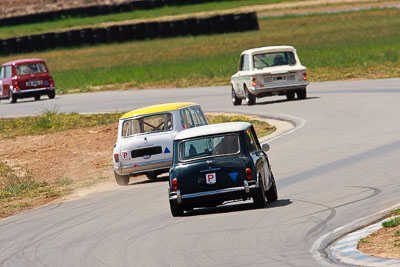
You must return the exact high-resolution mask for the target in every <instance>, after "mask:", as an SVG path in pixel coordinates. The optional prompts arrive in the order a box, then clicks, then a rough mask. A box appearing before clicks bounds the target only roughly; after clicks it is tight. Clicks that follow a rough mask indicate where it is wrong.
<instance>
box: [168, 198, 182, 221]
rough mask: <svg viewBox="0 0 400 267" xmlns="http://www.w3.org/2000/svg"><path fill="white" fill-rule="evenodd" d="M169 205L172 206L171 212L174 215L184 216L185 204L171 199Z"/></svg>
mask: <svg viewBox="0 0 400 267" xmlns="http://www.w3.org/2000/svg"><path fill="white" fill-rule="evenodd" d="M169 206H170V208H171V214H172V216H174V217H178V216H182V215H183V212H184V211H183V206H182V205H180V204H178V203H175V202H174V201H172V200H170V201H169Z"/></svg>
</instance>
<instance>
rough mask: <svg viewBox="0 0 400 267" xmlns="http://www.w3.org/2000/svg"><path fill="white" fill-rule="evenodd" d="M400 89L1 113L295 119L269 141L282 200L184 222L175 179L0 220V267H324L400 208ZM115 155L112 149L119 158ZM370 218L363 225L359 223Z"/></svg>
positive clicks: (398, 84)
mask: <svg viewBox="0 0 400 267" xmlns="http://www.w3.org/2000/svg"><path fill="white" fill-rule="evenodd" d="M399 100H400V79H382V80H368V81H365V80H364V81H339V82H323V83H312V84H311V85H310V86H309V87H308V98H307V99H305V100H296V101H286V100H285V98H284V97H272V98H262V99H259V100H258V101H257V104H256V105H254V106H246V105H241V106H237V107H234V106H232V104H231V102H230V88H229V87H207V88H186V89H183V88H182V89H153V90H131V91H113V92H101V93H88V94H76V95H62V96H57V97H56V99H54V100H47V99H46V100H42V101H38V102H34V101H30V100H23V101H19V102H18V103H17V104H8V103H7V101H4V102H2V103H1V104H0V115H1V116H2V117H10V116H20V115H27V114H40V113H41V112H42V111H43V110H44V109H57V110H58V111H59V112H107V111H117V110H119V111H122V110H129V109H134V108H138V107H143V106H146V105H150V104H157V103H164V102H171V101H194V102H197V103H199V104H201V106H202V107H203V110H204V111H206V112H207V111H225V112H237V113H244V114H256V115H262V116H266V117H273V118H281V119H288V120H291V121H293V122H294V123H295V124H296V127H295V128H294V129H293V131H291V132H290V133H289V134H286V135H284V136H281V137H280V138H275V139H274V140H273V141H271V142H270V146H271V150H270V152H269V158H270V162H271V165H272V171H273V172H274V176H275V179H276V181H277V187H278V193H279V200H278V201H277V202H275V203H272V204H268V205H267V206H266V207H265V208H263V209H255V208H253V206H252V202H251V201H248V202H235V203H230V204H228V205H224V206H221V207H217V208H208V209H198V210H194V211H193V212H188V213H186V214H185V216H184V217H181V218H173V217H172V216H171V214H170V211H169V206H168V197H167V177H166V176H163V177H160V179H159V180H158V181H156V182H147V181H144V182H140V183H136V184H132V185H129V186H126V187H120V188H117V189H115V190H111V191H107V192H102V193H96V194H92V195H88V196H87V197H84V198H82V199H79V200H74V201H67V202H64V203H58V204H51V205H47V206H44V207H42V208H39V209H35V210H32V211H29V212H25V213H22V214H19V215H17V216H13V217H9V218H6V219H3V220H0V244H1V246H0V266H323V265H336V263H335V262H332V261H331V260H329V259H327V258H326V252H325V247H326V246H327V245H328V244H330V243H331V242H332V241H333V240H335V239H336V238H338V237H340V236H341V235H343V234H344V233H346V232H349V231H351V230H353V229H355V228H357V227H359V226H362V225H366V224H368V223H370V222H372V221H374V220H375V219H377V217H379V214H377V213H379V212H380V211H382V210H384V209H386V208H388V207H391V206H393V205H396V204H397V203H399V202H400V194H399V192H400V171H399V168H400V167H399V158H400V137H399V132H400V123H399V122H400V119H399V118H400V105H399ZM110 153H111V148H110ZM360 218H363V220H361V221H360V220H359V219H360Z"/></svg>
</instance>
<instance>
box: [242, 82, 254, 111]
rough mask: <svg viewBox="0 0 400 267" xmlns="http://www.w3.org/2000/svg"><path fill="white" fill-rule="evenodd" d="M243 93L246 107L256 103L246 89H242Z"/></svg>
mask: <svg viewBox="0 0 400 267" xmlns="http://www.w3.org/2000/svg"><path fill="white" fill-rule="evenodd" d="M244 91H245V94H246V104H247V105H249V106H250V105H254V104H255V103H256V97H255V96H253V95H252V94H250V92H249V90H248V89H247V87H246V86H245V87H244Z"/></svg>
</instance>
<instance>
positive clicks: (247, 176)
mask: <svg viewBox="0 0 400 267" xmlns="http://www.w3.org/2000/svg"><path fill="white" fill-rule="evenodd" d="M246 179H247V180H251V169H250V168H247V169H246Z"/></svg>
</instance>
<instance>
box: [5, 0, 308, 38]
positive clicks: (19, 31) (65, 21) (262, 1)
mask: <svg viewBox="0 0 400 267" xmlns="http://www.w3.org/2000/svg"><path fill="white" fill-rule="evenodd" d="M296 1H304V0H236V1H217V2H207V3H202V4H194V5H183V6H164V7H161V8H155V9H148V10H136V11H132V12H126V13H116V14H109V15H103V16H95V17H65V18H62V19H60V20H55V21H45V22H40V23H32V24H24V25H17V26H7V27H0V39H1V38H9V37H17V36H23V35H29V34H33V33H44V32H50V31H57V30H62V29H65V28H71V27H87V26H94V25H97V24H100V23H105V22H120V21H124V20H133V19H148V18H156V17H162V16H171V15H182V14H191V13H197V12H208V11H220V10H226V9H232V8H238V7H243V6H253V5H267V4H275V3H282V2H296ZM305 1H310V0H305Z"/></svg>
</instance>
